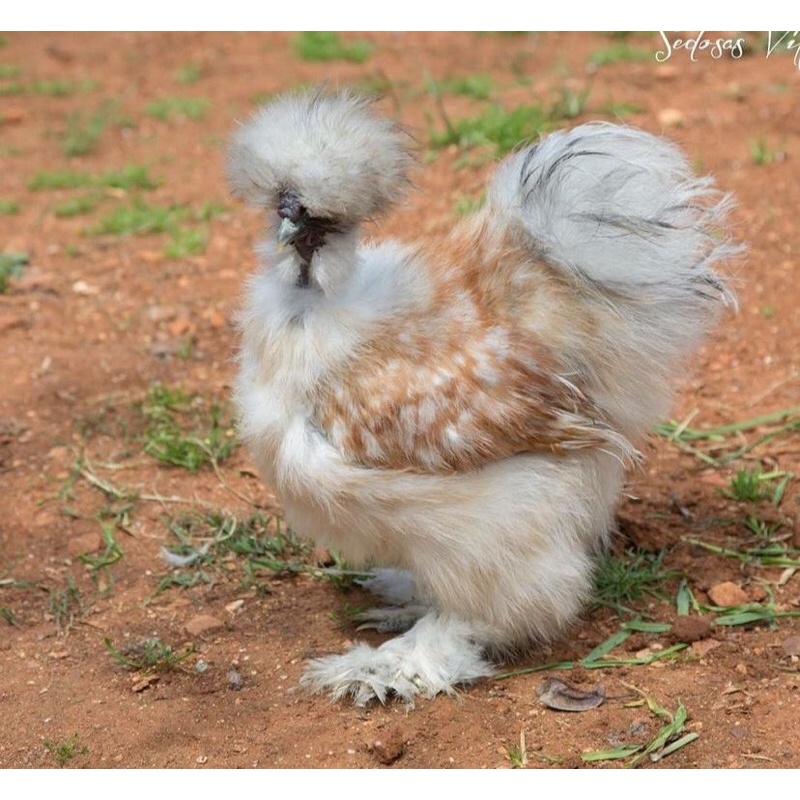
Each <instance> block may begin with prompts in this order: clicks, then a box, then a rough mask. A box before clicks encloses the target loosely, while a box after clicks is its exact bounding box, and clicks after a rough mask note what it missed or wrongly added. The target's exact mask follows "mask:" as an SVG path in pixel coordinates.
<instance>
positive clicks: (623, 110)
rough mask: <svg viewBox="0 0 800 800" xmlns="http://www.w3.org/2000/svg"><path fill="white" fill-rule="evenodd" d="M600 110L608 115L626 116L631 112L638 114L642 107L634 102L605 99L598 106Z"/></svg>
mask: <svg viewBox="0 0 800 800" xmlns="http://www.w3.org/2000/svg"><path fill="white" fill-rule="evenodd" d="M600 111H601V112H602V113H603V114H608V116H609V117H617V118H621V117H627V116H630V115H631V114H640V113H641V112H642V111H644V109H643V108H642V107H641V106H637V105H636V104H635V103H626V102H624V101H623V102H618V101H616V100H606V102H605V103H603V105H601V106H600Z"/></svg>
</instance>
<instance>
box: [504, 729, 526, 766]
mask: <svg viewBox="0 0 800 800" xmlns="http://www.w3.org/2000/svg"><path fill="white" fill-rule="evenodd" d="M506 756H507V757H508V763H509V766H510V767H511V769H524V768H525V767H527V766H528V748H527V747H526V745H525V731H522V732H521V733H520V735H519V744H510V745H508V746H507V747H506Z"/></svg>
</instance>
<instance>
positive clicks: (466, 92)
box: [426, 73, 495, 100]
mask: <svg viewBox="0 0 800 800" xmlns="http://www.w3.org/2000/svg"><path fill="white" fill-rule="evenodd" d="M426 88H427V89H428V91H434V92H438V93H439V94H453V95H457V96H459V97H471V98H472V99H473V100H489V99H490V98H491V96H492V94H493V93H494V88H495V87H494V82H493V81H492V79H491V77H490V76H489V75H486V74H482V73H476V74H474V75H462V76H460V77H457V78H445V79H443V80H439V81H435V80H433V79H428V81H426Z"/></svg>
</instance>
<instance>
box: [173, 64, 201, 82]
mask: <svg viewBox="0 0 800 800" xmlns="http://www.w3.org/2000/svg"><path fill="white" fill-rule="evenodd" d="M201 74H202V73H201V72H200V67H198V66H197V64H192V63H191V62H189V63H187V64H183V65H182V66H181V67H180V68H179V69H178V71H177V72H176V73H175V80H176V81H177V82H178V83H180V84H181V85H182V86H191V85H192V84H193V83H197V81H199V80H200V75H201Z"/></svg>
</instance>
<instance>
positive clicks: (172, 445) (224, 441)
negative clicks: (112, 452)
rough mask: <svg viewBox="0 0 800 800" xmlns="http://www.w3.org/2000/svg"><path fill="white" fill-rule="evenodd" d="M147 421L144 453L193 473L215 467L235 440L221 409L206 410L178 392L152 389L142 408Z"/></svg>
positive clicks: (157, 387) (197, 399) (192, 399)
mask: <svg viewBox="0 0 800 800" xmlns="http://www.w3.org/2000/svg"><path fill="white" fill-rule="evenodd" d="M142 413H143V414H144V415H145V417H146V418H147V419H148V428H147V431H146V432H145V447H144V450H145V452H146V453H147V454H148V455H150V456H152V457H153V458H155V459H156V460H157V461H161V462H162V463H165V464H171V465H172V466H175V467H181V468H183V469H188V470H189V471H191V472H196V471H197V470H198V469H200V468H201V467H202V466H204V465H207V464H210V465H211V466H213V467H215V468H216V467H217V466H218V465H219V464H220V462H222V461H224V459H226V458H227V457H228V456H229V455H230V454H231V453H232V452H233V450H234V448H235V447H236V444H237V441H236V438H235V436H234V434H233V430H232V429H231V426H230V425H229V424H228V423H224V422H223V420H222V409H221V408H220V407H219V406H218V405H216V404H213V403H212V404H211V405H210V406H209V407H208V408H207V409H206V408H205V405H204V404H203V403H202V401H201V399H200V398H198V397H189V396H188V395H186V394H185V393H184V392H183V391H182V390H181V389H176V388H170V387H166V386H162V385H156V386H154V387H153V388H152V389H151V390H150V392H149V394H148V397H147V400H146V401H145V403H144V404H143V406H142Z"/></svg>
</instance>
